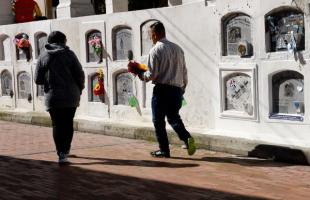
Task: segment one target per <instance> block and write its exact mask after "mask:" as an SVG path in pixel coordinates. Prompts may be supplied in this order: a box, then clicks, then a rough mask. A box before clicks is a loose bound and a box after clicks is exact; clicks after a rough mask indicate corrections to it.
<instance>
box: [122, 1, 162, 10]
mask: <svg viewBox="0 0 310 200" xmlns="http://www.w3.org/2000/svg"><path fill="white" fill-rule="evenodd" d="M167 6H168V0H147V1H141V0H140V1H137V0H128V10H129V11H132V10H144V9H150V8H160V7H167Z"/></svg>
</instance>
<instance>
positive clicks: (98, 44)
mask: <svg viewBox="0 0 310 200" xmlns="http://www.w3.org/2000/svg"><path fill="white" fill-rule="evenodd" d="M88 44H90V46H91V47H92V48H93V50H94V52H95V53H96V54H97V55H98V56H99V55H100V54H101V52H102V41H101V38H100V37H98V36H96V35H95V36H94V37H93V38H92V39H90V40H89V41H88Z"/></svg>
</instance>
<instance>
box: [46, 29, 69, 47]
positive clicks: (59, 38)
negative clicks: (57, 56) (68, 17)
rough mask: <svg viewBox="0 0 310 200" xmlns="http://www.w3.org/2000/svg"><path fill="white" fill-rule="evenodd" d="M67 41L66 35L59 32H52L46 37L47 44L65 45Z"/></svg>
mask: <svg viewBox="0 0 310 200" xmlns="http://www.w3.org/2000/svg"><path fill="white" fill-rule="evenodd" d="M66 41H67V38H66V35H65V34H64V33H62V32H60V31H53V32H51V33H50V34H49V35H48V38H47V42H48V43H50V44H52V43H58V44H65V43H66Z"/></svg>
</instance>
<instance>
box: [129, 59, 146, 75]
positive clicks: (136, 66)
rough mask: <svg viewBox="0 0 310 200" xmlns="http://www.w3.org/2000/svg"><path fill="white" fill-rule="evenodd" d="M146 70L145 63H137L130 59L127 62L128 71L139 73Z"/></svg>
mask: <svg viewBox="0 0 310 200" xmlns="http://www.w3.org/2000/svg"><path fill="white" fill-rule="evenodd" d="M147 70H148V67H147V66H146V65H145V64H142V63H138V62H135V61H130V62H129V63H128V72H130V73H133V74H134V75H139V74H142V73H144V72H146V71H147Z"/></svg>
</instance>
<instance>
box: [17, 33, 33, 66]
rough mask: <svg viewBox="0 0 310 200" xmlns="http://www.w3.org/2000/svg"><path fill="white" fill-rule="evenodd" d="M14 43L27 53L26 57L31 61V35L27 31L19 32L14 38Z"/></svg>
mask: <svg viewBox="0 0 310 200" xmlns="http://www.w3.org/2000/svg"><path fill="white" fill-rule="evenodd" d="M14 44H15V45H16V47H17V48H18V49H21V50H22V51H23V52H24V53H25V54H26V59H27V61H29V60H30V59H31V53H30V48H31V44H30V42H29V36H28V35H27V34H25V33H19V34H18V35H16V36H15V38H14Z"/></svg>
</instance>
